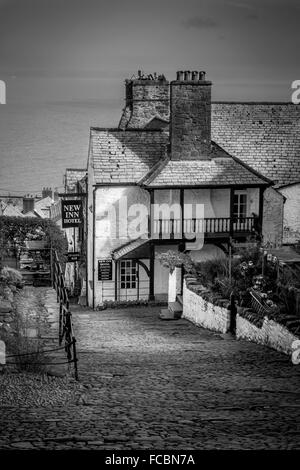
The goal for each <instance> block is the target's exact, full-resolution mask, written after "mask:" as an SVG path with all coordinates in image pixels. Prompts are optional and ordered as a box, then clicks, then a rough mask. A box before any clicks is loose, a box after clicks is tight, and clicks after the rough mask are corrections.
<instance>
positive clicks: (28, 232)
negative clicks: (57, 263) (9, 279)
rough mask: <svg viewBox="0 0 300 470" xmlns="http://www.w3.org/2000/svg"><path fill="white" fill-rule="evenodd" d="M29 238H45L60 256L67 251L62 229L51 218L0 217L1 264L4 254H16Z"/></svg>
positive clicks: (46, 243)
mask: <svg viewBox="0 0 300 470" xmlns="http://www.w3.org/2000/svg"><path fill="white" fill-rule="evenodd" d="M28 240H43V241H44V242H45V247H46V248H53V249H54V250H56V251H57V253H58V255H59V256H61V257H62V256H63V254H64V253H65V252H66V251H67V242H66V240H65V237H64V234H63V232H62V230H61V229H60V228H59V227H58V226H57V225H56V224H55V223H54V222H53V221H52V220H50V219H38V218H35V217H24V218H23V217H8V216H1V217H0V264H1V260H2V258H3V257H4V256H16V254H17V252H18V250H19V249H20V248H22V247H24V246H25V242H26V241H28Z"/></svg>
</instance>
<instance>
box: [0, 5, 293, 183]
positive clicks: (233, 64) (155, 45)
mask: <svg viewBox="0 0 300 470" xmlns="http://www.w3.org/2000/svg"><path fill="white" fill-rule="evenodd" d="M299 24H300V2H299V1H298V0H184V1H183V0H181V1H177V0H126V1H124V0H123V1H122V0H0V80H3V81H5V83H6V87H7V96H6V102H7V104H6V105H0V126H1V127H0V158H1V159H3V158H6V157H5V155H3V147H1V142H4V143H5V147H4V149H5V153H6V152H7V149H8V148H9V151H10V153H12V154H13V153H14V150H16V151H17V152H18V151H20V148H19V147H16V148H15V147H14V145H18V146H19V145H20V144H19V143H15V144H14V142H13V139H10V140H9V142H8V141H7V123H6V122H5V113H8V114H9V112H10V113H11V112H13V111H15V113H16V114H15V115H16V116H18V107H20V109H21V108H22V110H23V111H24V106H29V107H32V106H34V105H39V106H40V107H43V109H44V110H45V106H48V105H49V106H55V105H56V106H58V107H59V108H60V109H61V107H62V106H64V104H66V106H69V105H70V104H72V105H74V104H75V105H76V104H77V105H78V106H85V104H87V108H86V112H87V113H88V109H91V108H92V109H93V113H94V114H93V113H92V114H93V116H92V117H91V118H93V119H94V118H95V119H97V123H95V124H98V125H105V126H106V125H107V126H109V125H117V124H118V120H119V115H120V111H121V109H122V107H123V103H124V80H125V79H126V78H130V77H131V76H132V75H133V74H136V73H137V70H139V69H141V70H143V71H144V72H145V73H153V72H157V73H159V74H160V73H163V74H164V75H165V76H166V77H167V78H168V79H170V80H171V79H175V76H176V71H177V70H205V71H206V72H207V78H208V79H210V80H212V82H213V85H214V86H213V95H212V97H213V100H214V101H285V102H287V101H291V83H292V82H293V81H294V80H297V79H300V70H299V68H300V67H299V60H298V57H299V53H300V32H299V30H300V28H299ZM89 107H90V108H89ZM95 107H98V109H97V113H96V114H95ZM30 109H32V108H30ZM1 115H2V119H1ZM3 115H4V117H3ZM108 121H109V122H108ZM10 122H11V114H10ZM84 123H86V121H84ZM24 132H25V130H24ZM3 145H4V144H3ZM42 151H43V149H42V148H41V152H42ZM0 184H1V185H2V186H3V183H2V181H1V175H0ZM0 189H1V188H0Z"/></svg>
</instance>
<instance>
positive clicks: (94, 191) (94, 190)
mask: <svg viewBox="0 0 300 470" xmlns="http://www.w3.org/2000/svg"><path fill="white" fill-rule="evenodd" d="M95 200H96V188H94V189H93V310H94V309H95V241H96V240H95V239H96V233H95V226H96V217H95V213H96V210H95Z"/></svg>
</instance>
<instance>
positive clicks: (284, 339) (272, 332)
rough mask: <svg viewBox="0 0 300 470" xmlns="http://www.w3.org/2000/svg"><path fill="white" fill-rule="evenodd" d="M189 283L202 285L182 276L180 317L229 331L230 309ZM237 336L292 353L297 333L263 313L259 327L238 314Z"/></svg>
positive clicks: (223, 331) (222, 331) (214, 328)
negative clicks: (263, 316)
mask: <svg viewBox="0 0 300 470" xmlns="http://www.w3.org/2000/svg"><path fill="white" fill-rule="evenodd" d="M189 285H190V286H192V285H197V288H199V289H201V285H199V284H198V283H197V282H196V281H189V280H188V279H187V280H184V285H183V313H182V318H186V319H187V320H189V321H191V322H192V323H194V324H195V325H197V326H201V327H203V328H207V329H209V330H213V331H218V332H221V333H226V332H228V331H229V329H230V311H229V310H227V309H226V308H223V307H218V306H215V305H213V304H211V303H210V302H207V301H206V300H204V299H203V298H202V297H201V293H196V292H193V291H192V290H191V289H190V288H189ZM202 288H203V287H202ZM203 290H205V289H204V288H203ZM236 338H237V339H245V340H247V341H253V342H255V343H258V344H262V345H264V346H269V347H271V348H273V349H276V350H277V351H279V352H282V353H284V354H288V355H292V352H293V349H292V344H293V342H294V341H296V340H299V338H298V337H297V336H295V335H293V334H292V333H290V332H289V331H288V330H287V328H285V327H284V326H283V325H280V324H279V323H276V322H275V321H274V320H270V319H268V318H267V317H265V318H264V322H263V325H262V327H261V328H258V327H257V326H255V325H254V324H253V323H251V322H249V321H248V320H246V319H245V318H243V317H241V316H240V315H239V314H237V316H236Z"/></svg>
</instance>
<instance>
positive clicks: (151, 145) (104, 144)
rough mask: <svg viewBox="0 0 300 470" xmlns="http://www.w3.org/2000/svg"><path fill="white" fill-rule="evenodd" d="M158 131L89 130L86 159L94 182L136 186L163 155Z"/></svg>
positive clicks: (162, 138) (164, 136)
mask: <svg viewBox="0 0 300 470" xmlns="http://www.w3.org/2000/svg"><path fill="white" fill-rule="evenodd" d="M167 143H168V135H167V134H166V133H164V132H162V131H160V130H152V129H151V130H126V131H123V130H119V129H99V128H91V137H90V158H91V164H92V166H93V169H94V178H95V183H96V184H97V183H98V184H99V183H108V184H111V183H136V182H138V181H139V180H140V179H141V178H142V177H143V176H144V175H145V174H147V173H148V171H149V170H150V169H151V168H152V167H153V165H155V164H156V163H157V162H158V161H159V160H161V159H162V158H163V157H164V156H165V154H166V145H167Z"/></svg>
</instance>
